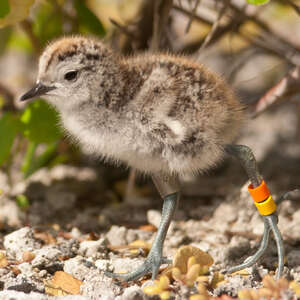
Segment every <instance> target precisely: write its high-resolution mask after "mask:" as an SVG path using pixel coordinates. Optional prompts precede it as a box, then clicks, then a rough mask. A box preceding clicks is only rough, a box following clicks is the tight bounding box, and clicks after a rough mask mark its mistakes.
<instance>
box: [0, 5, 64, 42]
mask: <svg viewBox="0 0 300 300" xmlns="http://www.w3.org/2000/svg"><path fill="white" fill-rule="evenodd" d="M0 1H1V0H0ZM62 24H63V20H62V13H61V11H60V10H56V9H55V7H54V6H53V5H51V4H50V3H49V2H47V1H43V2H42V3H40V5H39V6H38V9H37V10H36V13H35V19H34V23H33V32H34V34H35V35H36V36H37V37H38V39H39V40H40V42H41V44H42V45H43V46H45V44H46V43H47V42H48V41H50V40H52V39H54V38H56V37H59V36H61V35H62V34H63V30H62V27H63V26H62Z"/></svg>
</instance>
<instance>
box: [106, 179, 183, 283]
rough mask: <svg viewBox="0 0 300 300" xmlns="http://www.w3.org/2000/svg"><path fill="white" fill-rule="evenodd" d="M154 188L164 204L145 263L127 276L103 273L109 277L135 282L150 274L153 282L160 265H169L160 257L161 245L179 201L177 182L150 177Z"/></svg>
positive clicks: (166, 260)
mask: <svg viewBox="0 0 300 300" xmlns="http://www.w3.org/2000/svg"><path fill="white" fill-rule="evenodd" d="M152 180H153V182H154V184H155V185H156V188H157V189H158V191H159V192H160V195H161V196H162V198H163V200H164V203H163V209H162V216H161V221H160V224H159V228H158V230H157V235H156V237H155V239H154V242H153V244H152V247H151V250H150V252H149V254H148V256H147V258H146V260H145V262H144V263H143V264H142V265H141V266H140V267H139V268H138V269H137V270H136V271H134V272H132V273H129V274H115V273H110V272H105V274H106V275H107V276H109V277H113V278H120V279H122V280H124V281H131V280H137V279H139V278H141V277H143V276H144V275H146V274H148V273H151V274H152V279H153V280H154V279H155V278H156V276H157V274H158V272H159V268H160V265H161V264H165V263H171V260H168V259H167V258H165V257H163V256H162V252H163V244H164V241H165V238H166V235H167V231H168V229H169V226H170V223H171V220H172V218H173V216H174V213H175V210H176V207H177V203H178V200H179V182H178V180H177V178H174V177H168V176H163V175H156V176H152Z"/></svg>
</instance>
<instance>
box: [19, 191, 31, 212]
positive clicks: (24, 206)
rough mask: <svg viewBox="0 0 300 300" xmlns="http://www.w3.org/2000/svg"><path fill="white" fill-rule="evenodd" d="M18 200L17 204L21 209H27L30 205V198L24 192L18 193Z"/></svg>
mask: <svg viewBox="0 0 300 300" xmlns="http://www.w3.org/2000/svg"><path fill="white" fill-rule="evenodd" d="M16 200H17V205H18V206H19V208H20V209H22V210H25V211H26V210H27V209H28V208H29V207H30V203H29V200H28V198H27V197H26V196H25V195H23V194H20V195H17V196H16Z"/></svg>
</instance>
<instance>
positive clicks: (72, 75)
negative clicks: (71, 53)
mask: <svg viewBox="0 0 300 300" xmlns="http://www.w3.org/2000/svg"><path fill="white" fill-rule="evenodd" d="M77 74H78V71H70V72H67V73H66V74H65V76H64V78H65V80H68V81H71V80H74V79H76V77H77Z"/></svg>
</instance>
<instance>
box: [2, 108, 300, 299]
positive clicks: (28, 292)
mask: <svg viewBox="0 0 300 300" xmlns="http://www.w3.org/2000/svg"><path fill="white" fill-rule="evenodd" d="M298 117H299V116H298V115H297V110H296V109H295V106H293V105H284V106H281V107H277V108H275V109H273V110H272V111H270V112H267V113H265V114H264V115H262V116H260V117H259V118H258V119H256V120H255V121H250V122H249V123H248V125H247V126H246V128H245V132H244V133H243V136H242V137H241V139H240V140H239V143H244V144H247V145H249V146H250V147H252V149H253V151H254V153H255V155H256V157H257V159H258V161H259V166H260V170H261V173H262V174H263V176H264V178H265V180H266V181H267V182H268V185H269V187H270V189H271V190H272V191H273V195H274V198H276V197H278V196H279V195H281V194H282V193H283V192H286V191H288V190H293V189H295V188H297V187H299V185H300V184H299V183H300V182H299V168H300V155H299V154H300V143H299V139H298V137H299V134H298V133H297V122H298ZM103 168H104V167H99V168H95V167H90V166H88V167H87V166H57V167H54V168H52V169H51V170H48V169H42V170H40V171H38V172H37V173H36V174H34V175H33V176H32V177H31V178H30V179H28V180H26V181H18V182H17V183H16V184H12V185H9V184H8V179H7V177H6V175H5V174H4V173H0V188H1V189H2V190H3V194H2V195H1V196H0V225H1V228H0V229H1V232H0V233H1V257H0V266H1V268H0V286H1V290H2V291H1V292H0V299H38V300H41V299H50V298H51V299H54V298H53V297H52V296H49V295H47V293H48V294H49V290H47V285H48V282H49V281H51V279H52V278H53V275H54V274H55V273H56V272H57V271H64V272H66V273H69V274H71V275H72V276H73V277H74V278H76V279H78V280H79V281H80V295H76V296H75V295H67V294H68V293H62V292H61V294H59V292H58V291H57V290H56V292H55V291H54V293H56V295H57V299H75V300H76V299H78V300H79V299H118V300H121V299H124V300H125V299H126V300H129V299H135V300H137V299H150V298H151V297H150V296H147V295H145V294H144V292H143V288H144V287H145V286H147V285H149V284H151V281H150V280H149V278H145V279H144V280H142V281H138V282H132V283H129V284H124V283H119V282H117V281H115V280H112V279H110V278H107V277H105V276H104V274H103V270H111V271H114V272H123V271H131V270H134V269H135V268H136V267H137V265H139V264H140V263H141V262H142V261H143V260H144V258H145V251H142V250H140V251H136V252H135V253H133V252H132V251H130V250H129V248H128V247H126V246H128V245H129V244H130V243H131V242H133V241H135V240H142V241H145V242H151V241H152V240H153V237H154V234H155V233H154V232H153V228H154V229H155V226H157V224H158V222H159V219H160V209H161V204H162V202H161V200H160V199H159V197H158V195H157V194H156V192H155V191H154V188H153V186H152V185H151V184H149V185H146V184H145V185H144V186H143V188H141V187H138V188H137V191H136V193H135V194H134V195H132V196H130V197H129V199H128V200H127V201H120V193H122V192H124V188H122V184H123V183H122V182H121V181H120V180H117V181H116V182H112V183H111V182H110V181H109V180H107V178H106V177H105V176H106V172H105V170H103ZM106 168H107V167H106ZM114 172H117V171H116V170H114ZM246 181H247V178H246V175H245V174H244V172H243V170H242V168H241V167H240V166H239V164H238V163H237V162H236V161H234V160H233V159H228V160H227V161H226V162H225V163H224V164H223V165H222V166H220V167H219V168H218V169H216V170H214V171H212V172H210V173H209V174H205V175H203V176H199V177H198V178H195V179H190V178H187V180H186V182H185V183H183V195H182V199H181V202H180V205H179V208H178V211H177V214H176V218H175V221H174V222H173V224H172V226H171V229H170V231H169V234H168V236H167V239H166V242H165V247H164V252H165V255H166V256H168V257H170V258H172V256H173V255H174V254H175V252H176V251H177V250H178V248H179V247H180V246H182V245H193V246H195V247H198V248H200V249H202V250H203V251H206V252H208V253H209V254H210V255H211V256H212V257H213V259H214V264H213V266H212V267H211V269H210V273H209V274H208V277H209V276H212V274H213V273H214V272H216V271H219V270H223V269H226V268H228V267H230V266H234V265H236V264H238V263H241V262H243V261H244V260H245V259H246V258H247V257H248V256H249V255H252V254H253V253H254V252H255V250H256V249H257V248H258V246H259V241H260V237H261V234H262V232H263V222H262V219H261V217H260V216H259V215H258V213H257V211H256V209H255V207H254V205H253V203H252V200H251V199H250V197H249V195H248V192H247V182H246ZM19 194H25V195H26V196H27V197H28V199H29V201H30V204H31V206H30V208H29V209H28V210H27V211H25V212H24V211H22V210H21V209H20V208H19V207H18V206H17V205H16V201H15V197H16V195H19ZM149 224H152V226H146V227H145V226H144V225H149ZM279 228H280V230H281V232H282V234H283V238H284V242H285V250H286V264H285V265H286V267H285V270H284V274H285V277H286V278H287V279H288V280H289V281H291V280H295V281H298V282H300V250H299V249H300V248H299V245H300V201H299V198H297V197H296V198H295V199H288V200H286V201H285V202H284V203H283V204H282V205H281V206H280V209H279ZM119 246H125V247H119ZM24 253H25V254H24ZM32 253H33V255H32ZM26 255H27V256H26ZM28 255H29V258H28ZM276 263H277V252H276V247H275V243H274V242H273V241H272V242H271V244H270V246H269V248H268V251H267V254H266V255H264V257H263V258H262V259H261V260H260V261H259V263H258V264H257V265H256V266H254V267H253V268H249V269H247V272H248V274H249V275H243V276H242V275H234V276H228V275H226V276H225V279H226V280H225V282H223V283H222V284H219V285H218V287H216V288H213V289H210V291H209V293H210V295H211V296H214V297H217V296H221V295H222V294H226V295H229V296H231V297H233V298H234V297H237V293H238V291H239V290H241V289H244V288H258V287H261V281H262V277H263V276H265V275H266V274H268V273H270V272H271V274H272V272H274V271H275V269H276ZM45 289H46V290H45ZM46 292H47V293H46ZM170 292H171V293H170V295H171V299H189V297H190V295H192V294H195V293H196V288H195V286H193V287H187V286H186V285H184V283H182V282H176V281H175V282H172V283H171V285H170ZM59 295H61V296H59ZM157 297H158V296H152V298H153V299H159V298H157ZM152 298H151V299H152ZM219 299H221V298H219ZM222 299H225V298H222ZM228 299H229V298H228ZM279 299H296V296H295V294H294V293H293V292H292V291H291V290H286V291H282V293H281V294H280V296H279Z"/></svg>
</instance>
